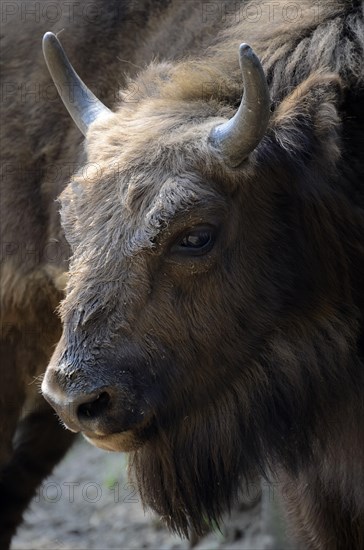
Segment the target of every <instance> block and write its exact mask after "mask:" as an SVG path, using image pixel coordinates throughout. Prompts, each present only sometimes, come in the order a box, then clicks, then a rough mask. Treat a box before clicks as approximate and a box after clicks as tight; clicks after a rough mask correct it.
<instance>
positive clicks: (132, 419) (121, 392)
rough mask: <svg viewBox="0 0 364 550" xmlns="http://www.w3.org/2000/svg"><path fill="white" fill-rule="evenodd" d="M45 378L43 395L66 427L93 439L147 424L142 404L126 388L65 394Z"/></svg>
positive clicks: (100, 388)
mask: <svg viewBox="0 0 364 550" xmlns="http://www.w3.org/2000/svg"><path fill="white" fill-rule="evenodd" d="M51 377H52V375H48V373H47V375H46V377H45V379H44V382H43V385H42V392H43V395H44V397H45V399H46V400H47V401H48V403H49V404H50V405H51V406H52V407H53V408H54V409H55V411H56V412H57V414H58V416H59V417H60V418H61V419H62V421H63V422H64V424H65V425H66V426H67V428H69V429H70V430H72V431H74V432H80V431H81V432H84V433H85V434H86V435H89V436H90V437H91V436H94V435H96V436H104V435H109V434H113V433H120V432H124V431H127V430H131V429H133V428H135V427H137V426H138V425H139V424H140V423H142V422H143V421H144V420H145V415H144V411H143V409H142V407H141V404H140V400H139V399H138V398H137V396H135V395H134V394H133V392H132V390H131V389H128V388H127V387H125V386H118V385H116V386H106V385H100V386H98V387H93V388H91V389H89V390H88V391H84V390H83V391H80V390H78V391H77V390H76V389H75V388H71V389H68V390H67V391H65V390H63V389H62V388H61V387H60V386H59V385H57V384H55V382H54V380H53V381H52V380H50V378H51Z"/></svg>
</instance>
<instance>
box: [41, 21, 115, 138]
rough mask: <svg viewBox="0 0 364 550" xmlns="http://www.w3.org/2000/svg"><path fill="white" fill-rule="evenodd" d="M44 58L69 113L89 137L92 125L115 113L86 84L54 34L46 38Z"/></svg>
mask: <svg viewBox="0 0 364 550" xmlns="http://www.w3.org/2000/svg"><path fill="white" fill-rule="evenodd" d="M43 54H44V57H45V60H46V63H47V66H48V70H49V72H50V74H51V77H52V79H53V82H54V84H55V85H56V88H57V90H58V93H59V95H60V96H61V99H62V101H63V103H64V104H65V106H66V109H67V111H68V112H69V114H70V115H71V117H72V118H73V120H74V121H75V123H76V124H77V126H78V127H79V129H80V130H81V132H82V133H83V135H84V136H85V135H86V132H87V129H88V127H89V126H90V124H91V123H92V122H94V121H95V120H96V119H97V118H99V117H100V116H103V115H108V114H110V112H111V111H110V110H109V109H108V108H107V107H106V106H105V105H104V104H103V103H102V102H101V101H100V100H99V99H97V97H96V96H95V95H94V94H93V93H92V92H91V91H90V90H89V89H88V88H87V86H86V85H85V84H84V83H83V82H82V80H81V79H80V77H79V76H78V74H77V73H76V71H75V70H74V68H73V67H72V65H71V63H70V62H69V60H68V58H67V56H66V54H65V52H64V50H63V48H62V46H61V44H60V42H59V40H58V38H57V37H56V36H55V35H54V34H53V33H52V32H47V33H46V34H45V35H44V37H43Z"/></svg>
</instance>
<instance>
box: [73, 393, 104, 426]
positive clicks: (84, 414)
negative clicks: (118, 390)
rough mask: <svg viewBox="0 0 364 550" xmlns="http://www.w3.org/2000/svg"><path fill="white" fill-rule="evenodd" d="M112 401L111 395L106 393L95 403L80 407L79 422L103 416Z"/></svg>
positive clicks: (94, 401)
mask: <svg viewBox="0 0 364 550" xmlns="http://www.w3.org/2000/svg"><path fill="white" fill-rule="evenodd" d="M110 399H111V398H110V395H109V394H108V393H107V392H106V391H104V392H102V393H100V394H99V395H98V396H97V397H96V398H95V399H94V400H93V401H89V402H88V403H82V405H79V406H78V409H77V416H78V418H79V420H87V419H89V420H91V419H96V418H98V417H99V416H101V415H102V414H103V413H104V412H105V410H106V409H107V408H108V406H109V403H110Z"/></svg>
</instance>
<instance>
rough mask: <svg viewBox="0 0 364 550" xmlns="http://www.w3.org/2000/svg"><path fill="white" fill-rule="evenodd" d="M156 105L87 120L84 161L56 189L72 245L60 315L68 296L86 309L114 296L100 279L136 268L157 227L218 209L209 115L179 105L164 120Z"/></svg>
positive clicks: (156, 239)
mask: <svg viewBox="0 0 364 550" xmlns="http://www.w3.org/2000/svg"><path fill="white" fill-rule="evenodd" d="M164 108H166V106H165V105H164V107H163V108H162V106H161V105H158V102H157V106H154V108H153V109H151V108H150V109H149V111H148V112H149V115H148V116H146V115H145V113H144V106H143V104H142V105H141V106H140V107H139V109H134V110H131V109H130V108H129V109H128V108H126V109H125V110H124V109H121V110H120V111H119V112H118V113H116V114H115V115H113V116H112V117H111V118H110V119H109V120H107V121H104V122H98V123H95V124H94V125H93V127H92V128H91V131H90V133H89V136H88V140H87V150H86V152H87V156H88V159H90V161H91V163H90V164H89V165H87V163H86V165H85V166H84V168H83V169H82V170H81V172H80V173H79V174H77V175H75V176H74V178H73V180H72V182H71V184H70V185H69V186H68V187H67V188H66V189H65V191H64V192H63V194H62V195H61V203H62V211H61V216H62V223H63V227H64V230H65V234H66V236H67V239H68V241H69V243H70V244H71V246H72V248H73V253H74V254H73V259H72V261H71V265H70V275H71V279H70V280H71V283H70V287H69V289H68V290H69V292H68V293H67V297H66V299H65V300H64V301H63V303H62V304H61V314H62V317H63V319H65V318H66V317H67V314H69V313H71V312H72V310H73V309H74V304H75V301H76V303H82V309H83V310H88V309H90V310H92V315H93V316H94V315H95V314H96V313H97V311H98V310H99V309H100V308H103V309H105V308H107V307H108V303H107V301H108V300H109V298H110V299H112V302H114V301H115V299H114V297H113V293H112V291H111V287H110V291H109V292H105V286H101V285H105V284H109V285H111V286H113V287H115V286H116V285H120V284H121V283H122V274H123V273H126V272H127V271H128V270H129V271H130V270H134V269H137V271H138V274H139V275H138V276H140V274H141V271H142V270H143V269H144V271H145V270H146V269H145V262H144V261H143V257H142V256H140V254H141V253H142V252H148V251H153V250H156V248H157V251H158V247H157V245H158V244H160V237H161V234H163V235H164V241H166V240H167V238H168V236H169V237H170V238H171V237H173V234H174V233H175V232H176V227H177V228H179V230H180V231H181V230H182V229H184V228H188V227H192V226H193V225H194V224H196V223H201V222H202V221H203V216H204V215H207V214H209V215H210V216H213V215H214V213H215V212H216V211H222V210H223V209H224V200H223V197H222V193H223V192H226V191H227V185H226V182H225V185H224V187H222V185H221V187H220V185H219V183H217V182H216V178H217V177H218V171H219V169H220V170H223V166H222V165H221V168H220V166H219V163H217V162H216V159H214V155H213V152H212V151H211V150H210V149H209V147H208V144H207V136H208V133H209V131H210V129H211V127H212V125H214V124H216V118H212V119H211V120H209V119H208V120H207V121H204V123H201V122H200V119H201V114H200V115H199V116H198V117H197V116H196V118H194V117H192V121H188V122H187V123H186V116H185V112H184V110H183V109H181V108H179V110H178V111H179V112H178V116H177V115H176V119H175V120H173V117H172V120H171V119H170V118H169V117H166V116H165V114H164V113H165V111H164ZM189 110H190V109H189ZM192 111H193V109H192ZM110 152H111V155H110ZM225 180H226V178H225ZM178 223H179V225H178ZM174 226H176V227H175V228H174ZM173 228H174V229H173ZM132 258H133V259H134V264H133V266H134V267H133V266H132V265H131V263H130V262H131V259H132ZM135 259H137V261H136V262H135ZM143 263H144V268H143V267H142V264H143ZM101 288H102V292H100V290H101ZM114 294H116V295H118V293H117V292H115V288H114ZM96 296H97V298H96ZM90 304H92V307H91V305H90ZM85 318H87V319H89V318H90V315H83V316H82V319H83V322H84V321H85Z"/></svg>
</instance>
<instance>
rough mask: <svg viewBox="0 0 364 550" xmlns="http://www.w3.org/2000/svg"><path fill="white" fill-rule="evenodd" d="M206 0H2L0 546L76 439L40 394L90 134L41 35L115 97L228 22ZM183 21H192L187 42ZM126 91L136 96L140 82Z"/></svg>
mask: <svg viewBox="0 0 364 550" xmlns="http://www.w3.org/2000/svg"><path fill="white" fill-rule="evenodd" d="M152 8H153V9H152ZM200 9H201V7H200V6H199V5H196V7H195V8H194V9H193V10H192V9H191V6H188V5H185V4H184V3H182V2H174V3H172V4H171V2H170V1H169V0H137V1H136V2H134V1H133V2H124V1H120V0H107V2H105V1H104V0H74V1H73V0H71V1H69V0H65V1H59V2H53V1H50V2H48V1H47V0H34V1H33V0H27V1H26V2H25V1H24V2H20V1H19V2H18V1H14V0H6V1H4V2H2V3H1V31H2V32H1V34H2V36H1V55H2V66H1V101H0V107H1V124H0V131H1V148H0V154H1V216H0V217H1V335H0V336H1V342H0V348H1V351H0V353H1V361H0V388H1V396H0V548H1V549H3V548H4V549H5V548H6V547H7V546H8V545H9V541H10V538H11V535H12V533H13V532H14V531H15V529H16V526H17V525H18V523H19V522H20V521H21V517H22V513H23V511H24V509H25V507H26V506H27V504H28V502H29V500H30V499H31V497H32V496H33V495H34V493H35V490H36V487H37V485H38V484H39V483H40V482H41V480H42V479H43V478H44V477H45V476H46V475H48V474H49V473H50V471H51V470H52V468H53V466H54V464H55V463H56V462H58V461H59V460H60V458H61V457H62V455H63V454H64V453H65V451H66V450H67V448H68V447H69V445H70V444H71V442H72V440H73V435H72V434H71V433H70V432H68V431H66V430H65V429H64V428H63V426H61V425H60V423H59V421H58V419H57V417H56V415H55V413H54V411H53V409H51V407H49V406H48V404H47V403H46V402H45V401H44V399H43V398H42V397H41V395H40V392H39V380H38V378H39V376H41V375H42V374H43V373H44V371H45V368H46V366H47V364H48V362H49V359H50V357H51V355H52V352H53V350H54V346H55V344H56V343H57V341H58V340H59V338H60V335H61V322H60V320H59V318H58V316H57V315H56V313H55V310H56V308H57V306H58V304H59V302H60V300H61V298H62V297H63V288H64V284H65V276H64V273H65V272H66V271H67V267H68V258H69V255H70V252H69V246H68V244H67V242H66V240H65V239H64V235H63V231H62V229H61V226H60V222H59V213H58V210H59V207H58V204H57V203H56V201H55V199H56V197H57V196H58V195H59V194H60V192H61V191H62V189H63V188H64V187H65V185H66V183H67V182H68V181H69V178H70V176H71V174H72V173H73V172H74V171H75V166H76V165H77V164H78V163H79V161H80V158H81V157H82V147H83V146H82V141H83V139H82V135H81V133H80V132H79V131H78V129H77V128H76V127H74V125H73V123H72V120H71V119H70V118H69V116H68V114H67V112H66V111H65V109H64V107H63V105H62V102H61V101H60V99H59V98H58V94H57V91H56V89H55V88H54V84H53V82H52V79H51V77H50V76H49V73H48V70H47V67H46V64H45V62H44V57H43V54H42V50H41V38H42V36H43V34H44V33H45V32H46V31H48V30H53V31H54V32H55V33H58V32H61V33H62V34H61V36H62V41H63V42H64V44H65V46H66V47H67V51H68V52H69V53H70V54H71V55H72V57H73V58H74V59H76V58H77V60H76V67H77V68H78V69H79V70H80V71H82V74H83V76H84V77H85V78H86V80H87V82H88V83H89V85H90V86H91V87H92V88H93V90H94V91H95V92H96V93H97V94H98V95H99V96H100V98H101V99H102V100H103V101H104V102H106V103H107V104H108V105H109V106H110V107H113V106H114V105H115V103H116V102H117V101H118V90H119V88H120V86H124V84H125V79H126V75H129V76H130V75H133V74H134V73H135V72H137V71H138V70H139V67H140V66H141V65H144V64H145V63H147V62H150V61H151V60H152V59H153V58H154V57H155V56H156V55H158V53H159V52H161V51H164V52H166V54H168V55H169V56H172V57H173V56H175V55H177V53H178V51H179V50H180V48H181V44H180V42H182V38H183V43H184V48H185V50H187V51H189V52H190V53H191V54H192V53H193V52H195V51H196V50H197V49H198V48H199V47H200V44H201V41H205V40H208V37H209V34H210V33H211V32H215V31H214V29H216V28H218V27H219V26H221V20H219V19H218V18H214V19H211V18H209V19H206V20H204V21H201V18H200V17H199V16H198V15H196V13H197V14H199V13H200ZM178 22H179V24H181V25H185V26H186V29H187V28H188V29H189V31H190V34H189V36H186V33H184V34H183V37H182V35H181V39H180V41H179V40H178V39H175V38H176V36H175V35H176V26H177V25H178ZM172 40H174V43H173V45H171V42H172ZM147 44H148V46H147ZM137 46H138V47H137ZM127 100H128V101H130V102H134V101H135V99H134V90H133V89H132V88H130V96H129V97H128V98H127ZM133 104H134V103H133ZM91 168H92V167H91ZM15 432H16V435H14V434H15Z"/></svg>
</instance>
